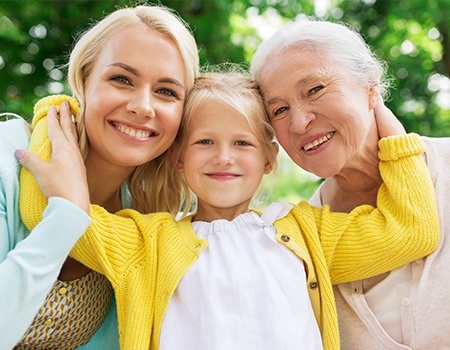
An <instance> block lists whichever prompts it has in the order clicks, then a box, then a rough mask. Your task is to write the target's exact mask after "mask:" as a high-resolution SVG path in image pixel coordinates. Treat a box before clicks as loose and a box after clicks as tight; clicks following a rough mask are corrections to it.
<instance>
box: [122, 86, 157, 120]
mask: <svg viewBox="0 0 450 350" xmlns="http://www.w3.org/2000/svg"><path fill="white" fill-rule="evenodd" d="M154 104H155V101H154V99H153V96H152V93H151V90H150V89H140V90H138V91H135V93H134V94H133V96H132V98H131V99H130V101H129V102H128V104H127V111H128V112H131V113H133V114H135V115H136V116H138V117H140V118H155V109H154Z"/></svg>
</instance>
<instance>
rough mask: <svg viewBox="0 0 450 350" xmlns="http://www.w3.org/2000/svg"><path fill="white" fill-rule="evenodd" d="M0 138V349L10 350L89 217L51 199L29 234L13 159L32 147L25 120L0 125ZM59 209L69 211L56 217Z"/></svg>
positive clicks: (15, 164) (35, 310)
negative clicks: (17, 152) (21, 213)
mask: <svg viewBox="0 0 450 350" xmlns="http://www.w3.org/2000/svg"><path fill="white" fill-rule="evenodd" d="M0 140H1V146H0V160H1V161H0V164H1V166H0V310H1V313H0V315H1V316H0V344H1V346H0V348H3V347H5V348H8V349H10V348H12V347H13V346H14V345H15V344H16V343H17V342H18V341H19V340H20V339H21V337H22V335H23V333H24V332H25V331H26V329H27V328H28V326H29V324H30V323H31V322H32V320H33V318H34V317H35V315H36V313H37V312H38V310H39V308H40V307H41V305H42V303H43V301H44V299H45V297H46V295H47V293H48V291H49V290H50V288H51V287H52V285H53V283H54V282H55V280H56V278H57V276H58V274H59V271H60V268H61V266H62V264H63V262H64V261H65V259H66V257H67V255H68V253H69V251H70V249H71V247H72V245H73V244H74V243H75V242H76V240H77V239H78V238H79V236H80V235H81V234H82V233H83V232H84V230H85V229H86V227H87V226H88V225H89V222H90V218H89V216H88V215H87V214H86V213H85V212H83V211H82V210H80V209H79V208H77V207H75V206H73V205H71V204H70V203H69V202H67V201H62V200H57V199H51V200H50V203H49V207H48V208H47V210H46V211H45V213H44V220H43V221H42V222H41V223H40V224H39V225H38V226H37V227H36V228H35V230H33V231H32V232H31V233H29V232H28V231H27V230H26V229H25V227H24V225H23V224H22V222H21V221H20V217H19V208H18V200H19V198H18V197H19V176H18V175H19V169H20V166H19V164H18V162H17V160H16V159H15V157H14V150H15V149H16V148H19V147H26V146H27V145H28V140H29V135H28V132H27V129H26V126H25V124H24V122H23V120H20V119H15V120H10V121H8V122H2V123H0ZM57 208H58V210H59V208H65V209H64V210H62V212H61V215H56V213H57V211H56V210H57ZM49 233H52V235H51V236H50V235H49ZM54 233H58V234H57V235H56V234H55V235H54V237H53V234H54Z"/></svg>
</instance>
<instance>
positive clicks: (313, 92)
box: [309, 85, 323, 95]
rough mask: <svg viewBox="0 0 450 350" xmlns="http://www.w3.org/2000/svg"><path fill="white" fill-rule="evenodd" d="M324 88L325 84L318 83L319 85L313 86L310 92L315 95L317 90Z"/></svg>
mask: <svg viewBox="0 0 450 350" xmlns="http://www.w3.org/2000/svg"><path fill="white" fill-rule="evenodd" d="M322 89H323V85H317V86H315V87H313V88H312V89H311V90H309V93H310V94H311V95H314V94H315V93H316V92H319V91H320V90H322Z"/></svg>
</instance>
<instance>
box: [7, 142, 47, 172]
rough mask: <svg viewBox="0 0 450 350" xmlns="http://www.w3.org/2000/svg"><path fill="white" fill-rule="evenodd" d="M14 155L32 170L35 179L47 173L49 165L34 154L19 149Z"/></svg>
mask: <svg viewBox="0 0 450 350" xmlns="http://www.w3.org/2000/svg"><path fill="white" fill-rule="evenodd" d="M14 154H15V156H16V158H17V160H18V161H19V163H20V164H22V165H23V166H24V167H25V168H27V169H28V170H30V171H31V173H32V174H33V175H34V176H35V177H37V176H39V175H41V174H44V173H45V166H46V164H47V163H46V162H44V161H43V160H41V159H40V158H39V157H38V156H37V155H35V154H34V153H33V152H30V151H28V150H24V149H18V150H16V151H15V152H14Z"/></svg>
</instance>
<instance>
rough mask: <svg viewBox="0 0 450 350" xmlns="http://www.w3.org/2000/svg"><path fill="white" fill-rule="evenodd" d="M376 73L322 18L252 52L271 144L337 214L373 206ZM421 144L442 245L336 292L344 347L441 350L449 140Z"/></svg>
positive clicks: (380, 65)
mask: <svg viewBox="0 0 450 350" xmlns="http://www.w3.org/2000/svg"><path fill="white" fill-rule="evenodd" d="M384 67H385V66H384V62H381V61H380V60H378V59H377V58H376V57H375V55H374V54H373V53H372V52H371V50H370V48H369V47H368V45H366V43H365V42H364V40H363V39H362V38H361V36H360V35H359V34H358V33H356V32H355V31H353V30H352V29H350V28H348V27H347V26H345V25H342V24H334V23H331V22H326V21H308V20H298V21H296V22H293V23H290V24H288V25H286V26H285V27H284V28H282V29H281V30H280V31H279V32H278V33H276V34H275V35H274V36H273V37H272V38H270V39H269V40H267V41H266V42H264V43H263V44H262V45H261V46H260V47H259V49H258V51H257V52H256V54H255V55H254V57H253V60H252V65H251V71H252V74H253V75H254V77H255V78H256V80H257V81H258V82H259V83H260V85H261V88H262V91H263V94H264V99H265V104H266V108H267V111H268V113H269V116H270V118H271V122H272V125H273V127H274V129H275V132H276V135H277V138H278V140H279V142H280V144H281V145H282V146H283V148H284V149H285V150H286V152H287V153H288V155H289V156H290V158H291V159H292V160H293V161H294V162H295V163H296V164H297V165H298V166H299V167H301V168H303V169H304V170H306V171H309V172H311V173H314V174H316V175H318V176H320V177H323V178H325V181H324V182H323V183H322V185H321V186H320V187H319V189H318V190H317V192H316V193H315V194H314V196H313V197H312V198H311V200H310V201H311V203H312V204H315V205H319V206H321V205H325V204H327V205H329V206H330V207H331V210H333V211H343V212H349V211H350V210H351V209H353V208H355V207H356V206H358V205H360V204H364V203H367V204H372V205H375V203H376V194H377V191H378V188H379V186H380V184H381V177H380V173H379V169H378V162H379V159H378V155H377V142H378V131H377V127H376V122H375V118H376V108H375V106H376V100H377V98H378V96H379V95H380V94H381V95H384V94H385V92H386V88H387V84H385V69H384ZM377 108H385V107H384V106H381V107H377ZM423 139H424V141H425V143H426V144H427V151H426V161H427V164H428V168H429V170H430V173H431V176H432V178H433V181H434V185H435V189H436V195H437V200H438V208H439V211H440V220H441V232H442V233H441V234H442V240H441V244H440V246H439V248H438V249H437V250H436V251H435V252H434V253H433V254H431V255H430V256H428V257H427V258H426V259H423V260H417V261H415V262H412V263H409V264H407V265H405V266H403V267H401V268H399V269H397V270H394V271H391V272H390V273H387V274H384V275H380V276H377V277H373V278H370V279H366V280H363V281H358V282H352V283H345V284H341V285H337V286H335V295H336V296H335V297H336V303H337V308H338V315H339V323H340V324H339V326H340V335H341V339H342V340H341V346H342V348H343V349H358V350H359V349H392V350H397V349H398V350H400V349H402V350H403V349H415V350H425V349H426V350H430V349H444V348H445V349H448V348H450V337H449V336H448V329H449V328H448V327H449V326H448V325H449V324H450V306H449V304H448V301H447V299H448V295H449V294H448V290H449V289H450V269H449V268H448V266H449V264H450V240H449V239H448V238H446V237H445V236H446V234H447V231H449V230H450V228H449V227H450V219H449V217H450V216H449V215H448V214H450V206H449V205H448V200H447V199H446V195H445V194H446V193H447V192H448V191H449V188H450V177H449V176H448V174H449V172H450V138H440V139H437V138H427V137H424V138H423ZM446 305H447V306H446Z"/></svg>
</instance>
